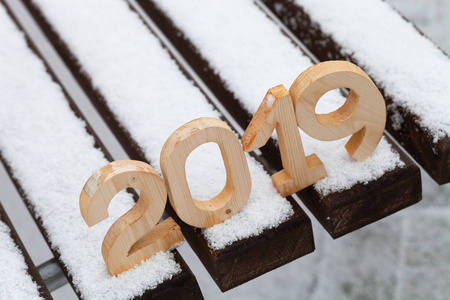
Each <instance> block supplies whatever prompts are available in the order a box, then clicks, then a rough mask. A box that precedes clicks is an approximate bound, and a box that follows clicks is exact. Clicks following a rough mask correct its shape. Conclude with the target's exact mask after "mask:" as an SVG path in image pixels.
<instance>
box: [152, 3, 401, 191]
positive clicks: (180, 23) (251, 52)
mask: <svg viewBox="0 0 450 300" xmlns="http://www.w3.org/2000/svg"><path fill="white" fill-rule="evenodd" d="M154 2H156V3H157V5H158V6H159V7H160V8H161V9H162V10H163V11H164V12H165V13H166V14H167V15H168V16H169V17H170V18H171V19H172V20H173V21H174V23H175V24H176V25H177V27H178V28H182V30H183V33H184V34H185V36H186V37H187V38H189V39H190V41H191V42H192V43H193V44H194V45H195V46H196V47H197V49H198V50H199V51H200V53H201V55H202V56H203V57H205V58H206V59H207V60H208V61H209V63H210V64H211V66H212V67H213V69H214V70H215V71H216V72H217V74H219V75H220V77H221V78H222V80H224V82H225V83H226V85H227V87H228V89H230V90H231V91H233V92H234V94H235V96H236V97H237V99H238V100H239V102H240V103H241V105H242V106H243V107H244V108H245V109H246V110H247V111H249V112H250V113H252V114H253V113H255V112H256V111H257V109H258V107H259V105H260V103H261V100H262V99H263V97H264V94H265V92H266V91H267V90H268V89H269V88H271V87H274V86H276V85H278V84H280V83H282V84H284V86H286V87H287V88H288V87H289V86H290V84H291V83H292V82H293V81H294V79H295V78H296V77H297V76H298V75H299V74H300V73H301V72H302V71H304V70H306V69H307V68H309V67H310V66H311V65H312V64H313V63H312V61H311V60H310V59H309V58H308V57H307V56H305V55H304V54H303V53H302V52H301V51H300V50H299V49H298V48H297V47H296V46H295V45H294V44H293V43H292V42H291V41H290V40H289V38H288V37H286V36H285V35H284V34H282V33H281V32H280V29H279V28H278V27H277V25H276V24H274V23H273V22H272V21H270V20H269V19H268V18H267V17H266V15H265V14H264V13H263V12H262V11H261V10H260V9H259V8H258V7H257V6H256V5H255V4H253V3H252V2H250V1H240V0H234V1H207V0H195V1H189V2H179V1H176V0H155V1H154ZM192 16H195V18H194V17H192ZM249 20H251V22H249ZM267 41H270V45H272V46H271V47H268V46H267ZM268 68H270V72H269V71H267V69H268ZM268 100H269V99H268ZM344 100H345V99H344V97H343V96H342V95H341V94H340V93H339V91H338V90H333V91H330V92H328V93H326V94H325V95H324V97H323V98H322V99H321V100H320V101H319V103H318V106H317V108H316V109H317V111H318V112H324V111H325V112H329V111H333V110H334V109H336V107H340V106H341V105H342V104H343V103H344ZM268 102H270V101H268ZM301 134H302V140H303V144H304V149H305V152H306V154H307V155H309V154H312V153H316V154H317V155H318V156H319V158H320V159H321V160H322V162H323V163H324V165H325V169H326V172H327V177H326V178H325V179H323V180H321V181H319V182H317V183H316V184H315V185H314V188H315V189H316V190H317V191H318V192H319V193H320V194H321V195H322V196H326V195H328V194H330V193H334V192H340V191H343V190H346V189H349V188H351V187H352V186H353V185H355V184H357V183H368V182H370V181H373V180H376V179H377V178H380V177H381V176H382V175H383V174H384V173H386V172H388V171H390V170H393V169H395V168H396V167H402V166H404V163H403V162H402V161H401V160H400V156H399V154H398V153H397V152H396V151H395V150H393V149H392V147H391V146H390V145H389V143H388V142H387V141H386V139H382V140H381V142H380V144H379V146H378V148H377V149H376V151H375V152H374V153H373V155H372V156H371V157H370V158H369V159H367V160H366V161H364V162H362V163H359V162H356V161H354V160H353V159H351V157H350V156H349V155H348V153H347V152H346V150H345V148H344V145H345V142H346V140H348V138H345V139H341V140H338V141H332V142H323V141H319V140H315V139H312V138H310V137H309V136H307V135H306V134H304V133H303V132H302V133H301Z"/></svg>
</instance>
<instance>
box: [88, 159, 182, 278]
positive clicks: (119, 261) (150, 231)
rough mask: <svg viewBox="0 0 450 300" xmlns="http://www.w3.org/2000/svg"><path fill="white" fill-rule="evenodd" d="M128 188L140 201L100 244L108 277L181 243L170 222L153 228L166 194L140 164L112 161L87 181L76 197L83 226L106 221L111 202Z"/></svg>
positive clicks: (160, 182)
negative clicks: (108, 273) (132, 189)
mask: <svg viewBox="0 0 450 300" xmlns="http://www.w3.org/2000/svg"><path fill="white" fill-rule="evenodd" d="M128 187H131V188H136V189H139V191H140V197H139V199H138V201H137V203H136V204H135V205H134V206H133V208H132V209H130V210H129V211H128V212H127V213H125V214H124V215H123V216H121V217H120V218H119V219H117V221H116V222H114V224H113V225H112V226H111V227H110V228H109V230H108V232H107V233H106V236H105V238H104V240H103V244H102V255H103V259H104V260H105V263H106V266H107V268H108V270H109V272H110V273H111V274H112V275H118V274H120V273H122V272H124V271H126V270H128V269H130V268H131V267H133V266H134V265H136V264H138V263H140V262H141V261H143V260H145V259H147V258H149V257H150V256H152V255H154V254H156V253H157V252H159V251H167V250H169V249H171V248H172V247H173V246H174V245H176V244H178V243H180V242H182V241H184V239H183V236H182V234H181V229H180V227H179V226H178V225H177V223H175V221H174V220H173V219H172V218H168V219H166V220H164V221H163V222H161V223H160V224H158V225H156V224H157V223H158V221H159V219H160V218H161V216H162V214H163V212H164V207H165V205H166V202H167V191H166V187H165V185H164V181H163V180H162V178H161V176H159V175H158V173H156V171H155V170H154V169H153V168H152V167H151V166H150V165H148V164H146V163H143V162H140V161H133V160H119V161H114V162H111V163H109V164H107V165H106V166H104V167H102V168H100V169H99V170H98V171H97V172H95V173H94V174H93V175H92V176H91V177H90V178H89V180H88V181H87V182H86V184H85V186H84V187H83V190H82V192H81V195H80V209H81V214H82V216H83V218H84V220H85V221H86V223H87V224H88V225H89V226H93V225H95V224H97V223H99V222H100V221H102V220H104V219H106V218H107V217H108V206H109V203H110V202H111V200H112V198H113V197H114V196H115V195H116V194H117V193H118V192H119V191H121V190H123V189H125V188H128ZM155 225H156V226H155Z"/></svg>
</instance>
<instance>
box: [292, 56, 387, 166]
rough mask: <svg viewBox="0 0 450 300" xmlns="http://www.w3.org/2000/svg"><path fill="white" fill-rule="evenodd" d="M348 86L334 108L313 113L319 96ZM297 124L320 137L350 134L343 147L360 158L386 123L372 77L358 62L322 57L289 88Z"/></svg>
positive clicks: (327, 138) (372, 147)
mask: <svg viewBox="0 0 450 300" xmlns="http://www.w3.org/2000/svg"><path fill="white" fill-rule="evenodd" d="M341 87H345V88H349V89H351V91H350V93H349V94H348V97H347V100H346V101H345V103H344V105H342V106H341V107H340V108H339V109H337V110H336V111H333V112H331V113H328V114H316V113H315V107H316V104H317V102H318V101H319V99H320V97H322V96H323V95H324V94H325V93H326V92H328V91H331V90H333V89H336V88H341ZM289 92H290V94H291V97H292V99H293V101H294V107H295V114H296V117H297V124H298V126H299V127H300V128H301V129H302V130H303V131H304V132H305V133H307V134H308V135H310V136H312V137H313V138H315V139H318V140H323V141H331V140H337V139H340V138H343V137H346V136H348V135H352V137H351V138H350V139H349V141H348V142H347V144H346V145H345V148H346V149H347V152H348V153H349V154H350V156H352V157H353V158H354V159H356V160H358V161H363V160H365V159H366V158H367V157H369V156H370V155H371V154H372V152H373V151H374V150H375V148H376V147H377V145H378V143H379V142H380V140H381V137H382V136H383V131H384V127H385V124H386V105H385V103H384V99H383V96H382V95H381V93H380V91H379V90H378V88H377V87H376V85H375V84H374V83H373V82H372V80H371V79H370V78H369V76H367V74H366V73H364V71H363V70H361V68H359V67H358V66H356V65H354V64H352V63H349V62H347V61H326V62H323V63H319V64H317V65H314V66H312V67H310V68H309V69H307V70H306V71H304V72H303V73H302V74H300V76H298V77H297V79H295V81H294V83H293V84H292V86H291V88H290V89H289Z"/></svg>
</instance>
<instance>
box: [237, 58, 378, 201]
mask: <svg viewBox="0 0 450 300" xmlns="http://www.w3.org/2000/svg"><path fill="white" fill-rule="evenodd" d="M340 87H346V88H350V89H351V90H350V93H349V94H348V97H347V100H346V101H345V103H344V105H343V106H342V107H340V108H339V109H338V110H336V111H334V112H331V113H328V114H316V113H315V106H316V104H317V102H318V101H319V99H320V97H322V96H323V95H324V94H325V93H326V92H328V91H330V90H333V89H336V88H340ZM291 97H292V98H291ZM294 111H295V112H294ZM385 123H386V107H385V103H384V99H383V96H382V95H381V93H380V91H379V90H378V88H377V87H376V86H375V84H374V83H373V82H372V80H371V79H370V78H369V76H367V75H366V73H364V71H363V70H361V69H360V68H359V67H357V66H356V65H354V64H352V63H349V62H346V61H327V62H323V63H320V64H317V65H314V66H312V67H311V68H309V69H308V70H306V71H305V72H303V73H302V74H300V76H298V77H297V79H296V80H295V81H294V83H293V84H292V86H291V88H290V89H289V92H287V90H286V89H285V88H284V87H283V86H282V85H280V86H277V87H275V88H272V89H270V90H269V91H268V93H267V95H266V97H265V98H264V100H263V102H262V103H261V105H260V107H259V109H258V111H257V112H256V114H255V115H254V117H253V119H252V121H251V122H250V124H249V126H248V128H247V130H246V131H245V133H244V135H243V136H242V143H243V146H244V151H252V150H254V149H257V148H260V147H262V146H264V144H265V143H266V142H267V141H268V140H269V138H270V135H271V134H272V132H273V130H274V129H276V131H277V134H278V140H279V147H280V152H281V159H282V163H283V168H284V169H283V170H281V171H280V172H278V173H276V174H274V175H273V176H272V180H273V183H274V185H275V186H276V187H277V189H278V190H279V192H280V193H281V194H282V195H283V196H289V195H291V194H293V193H295V192H298V191H300V190H302V189H303V188H305V187H307V186H309V185H311V184H313V183H315V182H316V181H318V180H320V179H322V178H323V177H325V176H326V173H325V169H324V166H323V164H322V161H321V160H320V159H319V158H318V157H317V156H316V155H315V154H313V155H310V156H308V157H305V153H304V151H303V145H302V141H301V138H300V134H299V131H298V128H297V126H298V127H300V128H301V129H302V130H303V131H304V132H305V133H307V134H309V135H310V136H312V137H313V138H316V139H318V140H325V141H331V140H336V139H340V138H343V137H345V136H348V135H352V137H351V138H350V139H349V141H348V142H347V144H346V145H345V147H346V149H347V152H348V153H349V154H350V156H352V157H353V158H354V159H356V160H358V161H363V160H365V159H366V158H367V157H369V156H370V155H371V154H372V152H373V151H374V150H375V148H376V146H377V145H378V143H379V142H380V140H381V137H382V135H383V131H384V127H385Z"/></svg>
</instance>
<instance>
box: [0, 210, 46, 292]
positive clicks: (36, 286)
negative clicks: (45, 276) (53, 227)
mask: <svg viewBox="0 0 450 300" xmlns="http://www.w3.org/2000/svg"><path fill="white" fill-rule="evenodd" d="M0 265H1V268H0V298H2V299H11V300H14V299H18V300H19V299H30V300H31V299H48V300H50V299H53V298H52V296H51V295H50V292H49V291H48V289H47V287H46V286H45V284H44V281H43V280H42V278H41V276H40V275H39V272H38V270H37V269H36V266H35V265H34V264H33V261H32V260H31V258H30V256H29V255H28V252H27V250H26V249H25V247H24V245H23V244H22V241H21V240H20V237H19V235H18V234H17V232H16V230H15V229H14V227H13V225H12V223H11V221H10V220H9V217H8V215H7V214H6V211H5V210H4V209H3V206H2V205H1V204H0Z"/></svg>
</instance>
